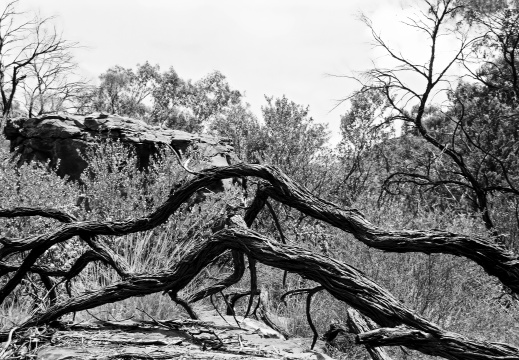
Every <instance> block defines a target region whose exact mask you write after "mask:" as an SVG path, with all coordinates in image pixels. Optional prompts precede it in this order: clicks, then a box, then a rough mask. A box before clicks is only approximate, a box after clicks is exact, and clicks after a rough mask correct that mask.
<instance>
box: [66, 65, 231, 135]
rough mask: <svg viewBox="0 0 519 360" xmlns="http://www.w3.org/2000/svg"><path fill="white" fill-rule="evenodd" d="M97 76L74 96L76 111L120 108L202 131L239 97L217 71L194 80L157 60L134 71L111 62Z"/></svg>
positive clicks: (113, 111)
mask: <svg viewBox="0 0 519 360" xmlns="http://www.w3.org/2000/svg"><path fill="white" fill-rule="evenodd" d="M100 80H101V84H100V85H99V86H98V87H95V88H93V89H87V90H86V91H85V92H84V94H83V96H82V97H81V98H80V99H79V100H78V102H77V104H76V108H77V111H78V112H81V113H88V112H93V111H99V112H107V113H110V114H119V115H121V116H128V117H133V118H138V119H142V120H144V121H146V122H148V123H151V124H156V125H161V126H163V127H170V128H174V129H177V130H185V131H189V132H200V131H202V130H203V129H204V127H207V126H209V124H210V123H211V122H212V121H214V120H215V119H217V118H218V117H220V116H222V115H223V114H224V113H225V112H226V111H227V110H228V109H229V108H231V107H232V106H234V105H237V104H239V103H240V99H241V94H240V93H239V92H238V91H236V90H232V89H231V88H230V86H229V84H228V83H227V80H226V78H225V76H224V75H223V74H222V73H220V72H218V71H215V72H213V73H211V74H209V75H207V76H206V77H204V78H202V79H201V80H198V81H196V82H194V83H193V82H191V81H186V80H183V79H182V78H180V77H179V76H178V74H177V73H176V71H175V70H174V69H173V68H172V67H171V68H169V69H168V70H167V71H164V72H161V71H160V67H159V66H158V65H155V66H152V65H150V64H149V63H148V62H146V63H145V64H144V65H137V69H136V71H134V70H133V69H125V68H123V67H121V66H115V67H113V68H110V69H108V70H107V71H106V73H104V74H102V75H101V76H100Z"/></svg>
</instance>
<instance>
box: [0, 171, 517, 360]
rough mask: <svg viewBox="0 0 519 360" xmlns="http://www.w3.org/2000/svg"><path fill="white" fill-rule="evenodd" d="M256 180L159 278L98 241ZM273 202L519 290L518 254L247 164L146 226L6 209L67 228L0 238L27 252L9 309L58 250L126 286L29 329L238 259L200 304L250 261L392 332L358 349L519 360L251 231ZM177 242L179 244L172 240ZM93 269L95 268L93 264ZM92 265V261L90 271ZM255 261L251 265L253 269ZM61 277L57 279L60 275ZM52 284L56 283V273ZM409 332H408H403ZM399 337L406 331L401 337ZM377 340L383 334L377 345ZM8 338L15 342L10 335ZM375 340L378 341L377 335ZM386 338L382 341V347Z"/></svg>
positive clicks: (195, 182)
mask: <svg viewBox="0 0 519 360" xmlns="http://www.w3.org/2000/svg"><path fill="white" fill-rule="evenodd" d="M244 176H253V177H258V178H261V179H263V183H262V186H261V188H260V190H259V191H258V194H257V197H256V198H255V199H254V201H253V203H252V206H251V208H249V211H247V213H246V214H245V218H242V217H241V216H239V215H233V216H231V217H229V218H228V219H226V221H225V227H223V228H222V229H221V230H218V231H216V232H215V233H214V234H213V235H212V236H210V237H206V238H193V239H191V240H190V242H191V244H192V246H190V247H188V249H189V250H186V251H185V253H184V254H183V256H182V257H181V258H180V260H179V261H178V262H177V263H176V264H175V265H174V266H173V267H171V268H169V269H162V270H160V271H156V272H153V273H147V274H135V273H130V272H129V270H128V267H127V265H126V264H125V261H124V259H121V258H120V257H117V256H115V255H114V253H113V252H111V250H109V249H107V247H106V246H105V245H103V243H102V242H100V241H99V239H98V238H99V236H108V235H115V236H117V235H124V234H129V233H135V232H139V231H145V230H149V229H152V228H154V227H156V226H158V225H160V224H162V223H164V222H165V221H166V220H167V219H168V218H169V217H170V216H171V215H172V214H173V213H174V212H175V211H176V210H177V209H178V208H179V207H180V206H181V205H182V204H183V203H184V202H186V201H187V200H188V199H189V197H190V196H191V195H192V194H194V193H195V192H196V191H197V190H199V189H201V188H202V187H205V186H208V185H210V184H211V183H213V182H215V181H219V180H222V179H226V178H231V177H244ZM268 197H271V198H273V199H275V200H277V201H280V202H282V203H284V204H286V205H288V206H291V207H293V208H296V209H298V210H300V211H301V212H303V213H305V214H307V215H309V216H312V217H314V218H316V219H319V220H322V221H325V222H327V223H329V224H331V225H333V226H336V227H338V228H340V229H342V230H344V231H346V232H348V233H351V234H353V235H354V236H355V237H356V238H357V239H358V240H360V241H362V242H363V243H365V244H367V245H369V246H372V247H375V248H377V249H382V250H386V251H394V252H409V251H412V252H423V253H445V254H453V255H458V256H464V257H466V258H469V259H471V260H473V261H474V262H476V263H477V264H479V265H480V266H481V267H483V268H484V269H485V270H486V271H487V272H488V273H489V274H491V275H494V276H496V277H497V278H498V279H500V280H501V282H502V283H503V284H504V285H506V286H508V287H509V288H510V289H512V291H514V292H516V293H517V292H518V290H519V282H518V281H519V269H518V259H517V257H516V256H515V255H514V254H512V253H511V252H509V251H507V250H506V249H504V248H502V247H500V246H499V245H497V244H495V243H493V242H490V241H487V240H485V239H483V238H476V237H469V236H465V235H459V234H453V233H448V232H443V231H437V230H431V231H409V230H400V231H388V230H384V229H381V228H379V227H377V226H375V225H373V224H371V223H370V222H369V221H368V220H367V219H366V218H365V217H364V216H363V215H362V214H361V213H360V212H359V211H357V210H356V209H353V208H347V209H342V208H340V207H339V206H337V205H335V204H333V203H330V202H328V201H325V200H323V199H320V198H318V197H316V196H314V195H312V194H311V193H310V192H309V191H308V190H306V189H305V188H303V187H302V186H300V185H298V184H297V183H295V182H293V181H292V180H291V179H290V178H288V177H287V176H286V175H285V174H283V173H282V172H281V171H280V170H279V169H277V168H275V167H271V166H263V165H249V164H238V165H233V166H228V167H222V168H212V169H208V170H204V171H202V172H201V173H200V174H198V175H196V176H195V177H194V178H193V179H192V180H190V181H187V182H185V183H184V184H183V185H182V186H181V187H179V188H177V189H176V190H175V192H173V193H172V194H171V195H170V196H169V197H168V199H167V200H166V201H165V202H164V203H163V204H162V205H160V206H159V207H158V208H157V209H156V210H155V211H154V212H152V213H150V214H148V215H147V216H143V217H141V218H136V219H129V220H124V221H104V222H95V221H83V222H80V221H75V220H74V219H73V218H72V217H70V216H69V217H67V215H66V214H64V213H60V212H59V211H58V212H56V211H53V212H45V211H44V210H42V209H40V210H34V209H28V210H27V209H26V211H24V210H20V209H18V210H12V211H10V210H0V216H4V217H6V216H7V217H14V216H25V215H42V213H45V214H43V216H48V217H52V218H55V219H57V220H60V221H63V222H65V224H63V225H61V226H59V227H58V228H57V229H56V230H54V231H51V232H49V233H46V234H41V235H34V236H30V237H28V238H26V239H7V238H2V239H0V243H1V244H2V245H3V246H2V248H0V261H3V260H5V259H6V257H7V256H8V255H11V254H14V253H21V252H24V251H28V252H29V253H28V254H27V255H26V256H25V259H24V261H23V262H22V263H21V264H19V265H13V264H5V263H0V265H1V266H0V269H1V270H2V271H3V273H4V274H5V273H7V272H14V273H13V274H12V276H11V278H10V279H9V280H8V281H7V282H6V283H5V285H4V286H3V288H2V289H1V290H0V302H3V301H4V300H5V299H6V298H7V296H8V295H9V294H10V293H11V292H12V290H13V289H15V288H16V287H17V286H18V285H19V284H20V282H21V280H22V279H23V278H24V276H25V275H26V274H27V273H28V272H32V271H34V272H38V273H42V274H44V275H45V274H47V273H46V271H45V268H44V267H41V266H36V265H35V263H36V261H37V260H38V258H39V257H40V256H41V255H42V254H43V253H44V252H45V251H46V250H47V249H49V247H50V246H52V245H54V244H57V243H60V242H64V241H66V240H69V239H71V238H72V237H74V236H79V237H80V238H81V239H83V240H84V241H85V242H86V243H87V244H88V245H89V246H90V247H91V248H92V254H93V255H91V256H92V258H93V259H98V260H101V261H103V262H105V263H106V264H108V265H109V266H112V267H113V268H114V269H116V271H118V273H119V275H120V276H121V280H120V281H119V282H117V283H114V284H110V285H108V286H106V287H103V288H101V289H99V290H96V291H93V292H88V293H84V294H81V295H78V296H75V297H72V298H70V299H68V300H65V301H62V302H60V303H57V304H55V305H52V306H51V307H49V308H48V309H47V310H46V311H43V312H40V313H37V314H35V315H34V316H32V317H31V318H30V319H29V320H27V321H26V322H25V323H24V324H22V325H21V327H22V328H27V327H29V326H36V325H41V324H44V323H48V322H50V321H53V320H56V319H58V318H59V317H61V316H63V315H66V314H68V313H72V312H77V311H80V310H86V309H91V308H94V307H97V306H99V305H103V304H106V303H112V302H116V301H120V300H123V299H127V298H129V297H132V296H143V295H146V294H151V293H155V292H170V293H173V294H175V293H177V292H178V291H180V290H181V289H183V288H184V287H185V286H187V285H188V284H189V282H190V281H192V280H193V279H194V278H195V276H196V275H197V274H198V273H199V272H200V271H201V270H202V269H203V268H204V267H206V266H207V265H209V264H210V263H211V262H212V261H213V260H214V259H215V258H216V257H218V256H220V255H221V254H223V253H224V252H225V251H228V250H230V251H231V252H232V253H233V259H234V267H235V271H234V273H233V274H232V275H231V276H230V278H228V279H226V280H224V281H222V282H221V283H218V284H216V285H214V286H213V287H212V288H211V289H210V290H209V291H207V290H202V291H201V292H200V293H198V294H197V295H196V296H195V298H193V299H190V300H192V301H195V300H197V299H199V298H203V297H205V296H208V295H210V294H214V293H216V292H219V291H221V290H222V289H223V288H225V287H227V286H229V285H231V284H233V283H235V282H236V281H237V279H238V280H239V278H241V276H242V275H243V271H244V260H243V257H244V255H246V256H247V257H249V259H252V260H253V261H258V262H260V263H263V264H265V265H268V266H272V267H276V268H279V269H282V270H285V271H288V272H292V273H296V274H298V275H300V276H302V277H303V278H306V279H309V280H313V281H316V282H318V283H319V284H320V285H321V286H322V287H323V288H324V290H326V291H328V292H329V293H330V294H331V295H332V296H334V297H335V298H336V299H337V300H339V301H344V302H346V303H347V304H349V305H351V306H352V307H354V308H355V309H357V310H358V311H359V312H360V313H361V314H363V315H364V316H367V317H369V318H370V319H371V320H373V321H374V322H375V323H377V324H378V325H380V326H382V327H384V328H383V329H377V330H370V331H367V332H366V331H364V332H362V333H360V334H359V335H358V336H359V341H360V342H361V343H365V344H368V345H370V346H382V345H405V346H407V347H410V348H412V349H416V350H419V351H422V352H424V353H427V354H432V355H438V356H443V357H445V358H448V359H519V349H518V348H516V347H513V346H509V345H505V344H499V343H489V342H482V341H476V340H473V339H469V338H466V337H464V336H462V335H459V334H455V333H451V332H447V331H444V330H443V329H441V328H440V327H439V326H438V325H436V324H434V323H432V322H430V321H428V320H427V319H425V318H424V317H422V316H420V315H418V314H416V313H415V312H413V310H411V309H409V308H408V307H407V306H406V305H404V304H402V303H401V302H400V301H398V300H397V299H395V297H393V296H392V295H391V294H390V293H389V292H388V291H387V290H385V289H383V288H382V287H380V286H378V285H377V284H376V283H374V282H373V281H372V280H370V279H369V278H367V277H366V276H365V275H364V274H363V273H362V272H361V271H359V270H357V269H355V268H354V267H352V266H349V265H347V264H344V263H341V262H339V261H336V260H333V259H330V258H329V257H326V256H323V255H319V254H315V253H313V252H311V251H309V250H307V249H303V248H300V247H297V246H294V245H289V244H281V243H278V242H276V241H275V240H273V239H271V238H269V237H266V236H264V235H262V234H259V233H257V232H255V231H252V230H251V229H249V228H248V226H250V224H252V221H253V220H254V218H255V217H256V215H257V213H258V212H259V211H260V210H261V208H262V207H263V205H264V204H265V201H266V199H267V198H268ZM171 241H175V239H172V240H171ZM87 260H88V259H87ZM84 261H85V260H83V262H84ZM249 262H250V261H249ZM72 269H75V270H74V273H77V271H78V270H77V269H79V271H81V269H82V268H81V267H80V266H78V265H76V264H75V265H73V266H72V268H71V269H69V270H62V271H61V272H60V273H59V276H65V277H67V275H63V274H70V273H71V272H72ZM53 274H54V275H57V274H56V273H53ZM48 275H52V274H48ZM402 329H405V331H404V332H403V333H402V331H403V330H402ZM377 331H378V333H377ZM399 331H400V332H399ZM373 332H375V335H373V336H374V337H373V336H372V337H370V336H371V335H370V334H372V333H373ZM3 335H6V334H3ZM368 335H369V336H368ZM381 339H382V340H381Z"/></svg>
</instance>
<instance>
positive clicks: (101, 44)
mask: <svg viewBox="0 0 519 360" xmlns="http://www.w3.org/2000/svg"><path fill="white" fill-rule="evenodd" d="M19 5H20V6H19V7H20V8H26V9H29V10H38V11H40V13H41V15H42V16H56V17H57V18H56V20H55V22H56V24H57V27H58V28H59V29H61V30H62V32H63V37H64V38H65V39H68V40H71V41H77V42H79V43H80V45H82V46H83V47H84V48H82V49H78V50H77V51H76V59H77V61H78V63H79V65H80V67H81V68H82V69H83V71H84V72H85V74H86V75H87V76H89V77H90V78H92V79H97V77H98V76H99V75H100V74H101V73H102V72H105V71H106V70H107V69H108V68H109V67H112V66H114V65H121V66H124V67H131V68H134V67H135V65H136V64H137V63H141V64H142V63H144V62H145V61H149V62H150V63H151V64H159V65H160V67H161V69H163V70H166V69H167V68H169V67H170V66H173V68H174V69H175V70H176V72H177V73H178V74H179V76H180V77H182V78H184V79H193V80H197V79H200V78H201V77H203V76H205V75H207V74H208V73H209V72H211V71H213V70H219V71H221V72H222V73H223V74H224V75H225V76H226V77H227V80H228V81H229V83H230V85H231V87H232V88H234V89H237V90H240V91H241V92H242V93H245V101H247V102H248V103H250V104H251V106H252V109H253V111H254V112H255V113H256V114H257V115H260V114H261V112H260V109H261V106H262V105H265V104H266V102H265V100H264V95H268V96H275V97H280V96H282V95H283V94H284V95H286V96H287V98H288V99H290V100H293V101H295V102H296V103H299V104H302V105H305V106H306V105H309V106H310V114H311V115H312V116H313V118H314V119H315V120H317V121H320V122H325V123H328V124H329V127H330V129H331V130H332V132H333V134H334V135H333V140H335V141H337V140H338V139H339V123H340V115H341V114H343V113H344V112H345V111H346V107H345V105H343V106H340V107H339V108H337V109H336V110H334V111H331V110H332V109H333V107H334V106H335V104H336V100H337V99H341V98H344V97H346V96H347V95H348V94H350V93H351V92H352V91H353V90H355V89H356V87H357V86H358V84H356V83H355V82H354V81H351V80H348V79H345V78H337V77H331V76H328V75H327V74H334V75H342V74H347V75H351V74H352V72H353V71H361V70H366V69H368V68H369V67H370V64H371V60H373V59H375V54H374V53H373V50H372V48H371V45H370V44H369V42H370V41H371V37H370V33H369V31H368V29H367V28H366V26H365V25H364V24H363V23H362V22H360V21H359V20H358V14H359V12H361V11H362V12H364V13H365V14H367V15H368V16H369V17H370V18H371V19H372V20H373V22H374V24H375V27H376V28H377V29H380V32H381V33H382V34H383V35H384V37H385V38H387V39H388V40H389V42H391V43H393V44H395V46H397V47H398V46H401V47H402V48H403V50H404V51H405V50H406V49H407V50H408V51H413V52H415V53H418V52H419V51H420V46H422V45H423V46H424V47H423V49H424V51H425V50H426V49H427V48H426V47H425V44H423V43H422V44H421V41H420V40H418V38H417V34H416V33H415V32H413V31H409V29H402V27H401V26H400V25H399V24H398V21H399V19H400V18H399V16H401V15H402V13H403V10H402V5H401V1H400V0H385V1H384V0H320V1H316V0H314V1H307V0H283V1H281V0H261V1H252V0H218V1H214V0H189V1H188V0H185V1H177V0H88V1H81V2H80V1H77V0H45V1H41V0H39V1H38V0H21V2H20V4H19Z"/></svg>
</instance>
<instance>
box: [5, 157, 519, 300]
mask: <svg viewBox="0 0 519 360" xmlns="http://www.w3.org/2000/svg"><path fill="white" fill-rule="evenodd" d="M244 176H254V177H259V178H262V179H264V180H266V181H267V182H268V183H269V186H264V187H263V189H262V192H264V193H266V194H267V195H268V196H271V197H272V198H274V199H276V200H278V201H280V202H282V203H284V204H286V205H289V206H291V207H293V208H295V209H297V210H299V211H301V212H303V213H305V214H307V215H309V216H312V217H314V218H316V219H319V220H322V221H325V222H327V223H329V224H331V225H333V226H335V227H337V228H339V229H342V230H344V231H346V232H348V233H351V234H352V235H354V236H355V237H356V238H357V239H358V240H360V241H362V242H363V243H365V244H366V245H368V246H371V247H374V248H377V249H380V250H384V251H390V252H421V253H426V254H431V253H442V254H451V255H456V256H463V257H466V258H468V259H471V260H473V261H474V262H475V263H477V264H479V265H480V266H481V267H482V268H483V269H484V270H485V271H486V272H487V273H488V274H490V275H493V276H496V277H497V278H498V279H499V280H500V281H501V282H502V283H503V284H504V285H505V286H507V287H508V288H510V289H511V291H512V292H514V293H517V294H519V258H518V257H517V256H516V255H515V254H513V253H512V252H510V251H508V250H506V249H505V248H503V247H502V246H500V245H498V244H496V243H494V242H490V241H487V240H486V239H483V238H478V237H471V236H466V235H461V234H454V233H449V232H445V231H439V230H429V231H421V230H392V231H387V230H384V229H381V228H379V227H377V226H375V225H373V224H371V223H370V222H369V221H368V220H367V219H366V218H365V217H364V216H363V215H362V214H361V213H360V212H359V211H358V210H356V209H354V208H350V209H342V208H340V207H339V206H337V205H335V204H333V203H330V202H328V201H325V200H323V199H320V198H318V197H316V196H314V195H313V194H311V193H310V192H309V191H308V190H307V189H305V188H304V187H302V186H300V185H299V184H297V183H295V182H294V181H292V180H291V179H290V178H288V177H287V176H286V175H285V174H283V173H282V172H281V171H280V170H279V169H277V168H275V167H272V166H263V165H252V164H243V163H242V164H237V165H233V166H228V167H222V168H211V169H208V170H203V171H201V172H200V175H198V176H196V177H195V178H194V179H192V180H191V181H188V182H186V183H185V184H184V185H182V186H181V187H180V188H178V189H177V190H176V191H175V192H174V193H173V194H172V195H170V197H169V198H168V199H167V200H166V201H165V202H164V203H163V204H162V205H161V206H159V207H158V208H157V209H156V210H155V211H154V212H153V213H151V214H149V215H148V216H145V217H142V218H138V219H131V220H126V221H106V222H75V223H72V224H69V225H64V226H62V227H61V228H60V229H58V230H56V231H54V232H53V233H49V234H44V235H39V236H33V237H30V238H27V239H22V240H14V239H6V238H2V239H0V243H2V244H3V245H4V246H3V247H2V249H0V261H1V260H2V259H4V258H5V257H6V256H7V255H9V254H12V253H15V252H21V251H26V250H31V249H32V250H33V252H31V253H30V254H29V256H27V258H26V260H25V261H24V263H23V264H22V265H21V267H20V269H19V271H18V272H17V273H16V274H14V275H13V278H12V279H11V280H10V281H9V282H8V283H7V284H6V285H5V286H4V287H3V288H2V289H1V290H0V303H1V302H3V300H4V299H5V297H6V296H7V295H8V294H9V293H10V292H11V291H12V290H13V289H14V288H15V287H16V285H17V284H18V283H19V282H20V280H21V278H22V277H23V276H24V275H25V274H26V273H27V271H28V269H29V268H30V267H31V266H32V265H34V263H35V261H36V260H37V259H38V258H39V256H41V254H42V253H43V252H44V251H46V250H47V249H48V248H49V247H50V246H52V245H54V244H56V243H58V242H61V241H65V240H67V239H69V238H70V237H72V236H76V235H81V234H82V233H90V234H91V235H122V234H128V233H133V232H138V231H145V230H150V229H152V228H154V227H156V226H158V225H161V224H163V223H164V222H165V221H166V220H167V219H168V218H169V216H171V214H173V213H174V212H175V211H176V210H177V209H178V208H179V207H180V205H182V204H183V203H184V202H186V201H187V200H188V199H189V197H190V196H191V195H192V194H194V193H195V192H196V191H198V190H200V189H201V188H203V187H207V186H210V185H211V184H213V183H214V182H217V181H219V180H222V179H227V178H233V177H244ZM261 197H262V198H263V199H264V198H265V194H261ZM0 216H2V215H1V214H0Z"/></svg>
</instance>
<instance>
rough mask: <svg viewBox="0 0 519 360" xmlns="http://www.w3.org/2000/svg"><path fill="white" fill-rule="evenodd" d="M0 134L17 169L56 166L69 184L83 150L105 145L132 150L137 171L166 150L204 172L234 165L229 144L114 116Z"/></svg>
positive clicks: (17, 124) (63, 117) (60, 119)
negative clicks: (188, 155)
mask: <svg viewBox="0 0 519 360" xmlns="http://www.w3.org/2000/svg"><path fill="white" fill-rule="evenodd" d="M4 133H5V136H6V138H7V139H8V140H9V141H10V144H11V152H14V153H15V155H19V160H18V161H19V162H20V163H24V162H31V161H39V162H50V166H52V167H56V166H57V168H56V171H57V173H58V174H59V175H60V176H69V177H70V179H72V180H79V179H80V176H81V173H82V172H83V171H84V170H85V169H86V168H87V166H88V163H87V160H86V158H85V150H86V149H87V148H92V147H95V146H96V145H98V144H99V142H101V141H103V140H106V139H113V140H118V141H121V142H122V143H124V144H128V145H130V146H133V147H134V148H135V150H136V154H137V157H138V166H139V168H141V169H142V168H145V167H147V166H148V165H149V163H150V159H151V156H152V155H153V154H155V153H156V152H157V151H158V149H159V148H161V147H163V146H166V145H171V147H173V148H174V149H175V150H177V151H180V152H181V153H185V152H186V151H187V150H188V148H192V149H193V150H195V151H196V152H197V153H198V154H199V155H201V158H202V159H203V161H204V162H206V163H207V165H208V166H226V165H229V164H233V163H236V162H238V159H237V158H236V156H235V154H234V149H233V147H232V145H231V142H230V140H227V139H221V138H216V137H212V136H207V135H197V134H190V133H187V132H184V131H179V130H171V129H162V128H160V127H157V126H151V125H148V124H146V123H144V122H143V121H140V120H135V119H130V118H126V117H121V116H117V115H107V114H100V113H94V114H91V115H87V116H78V115H72V114H67V113H57V114H50V115H43V116H39V117H35V118H17V119H10V120H8V121H7V123H6V126H5V129H4Z"/></svg>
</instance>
